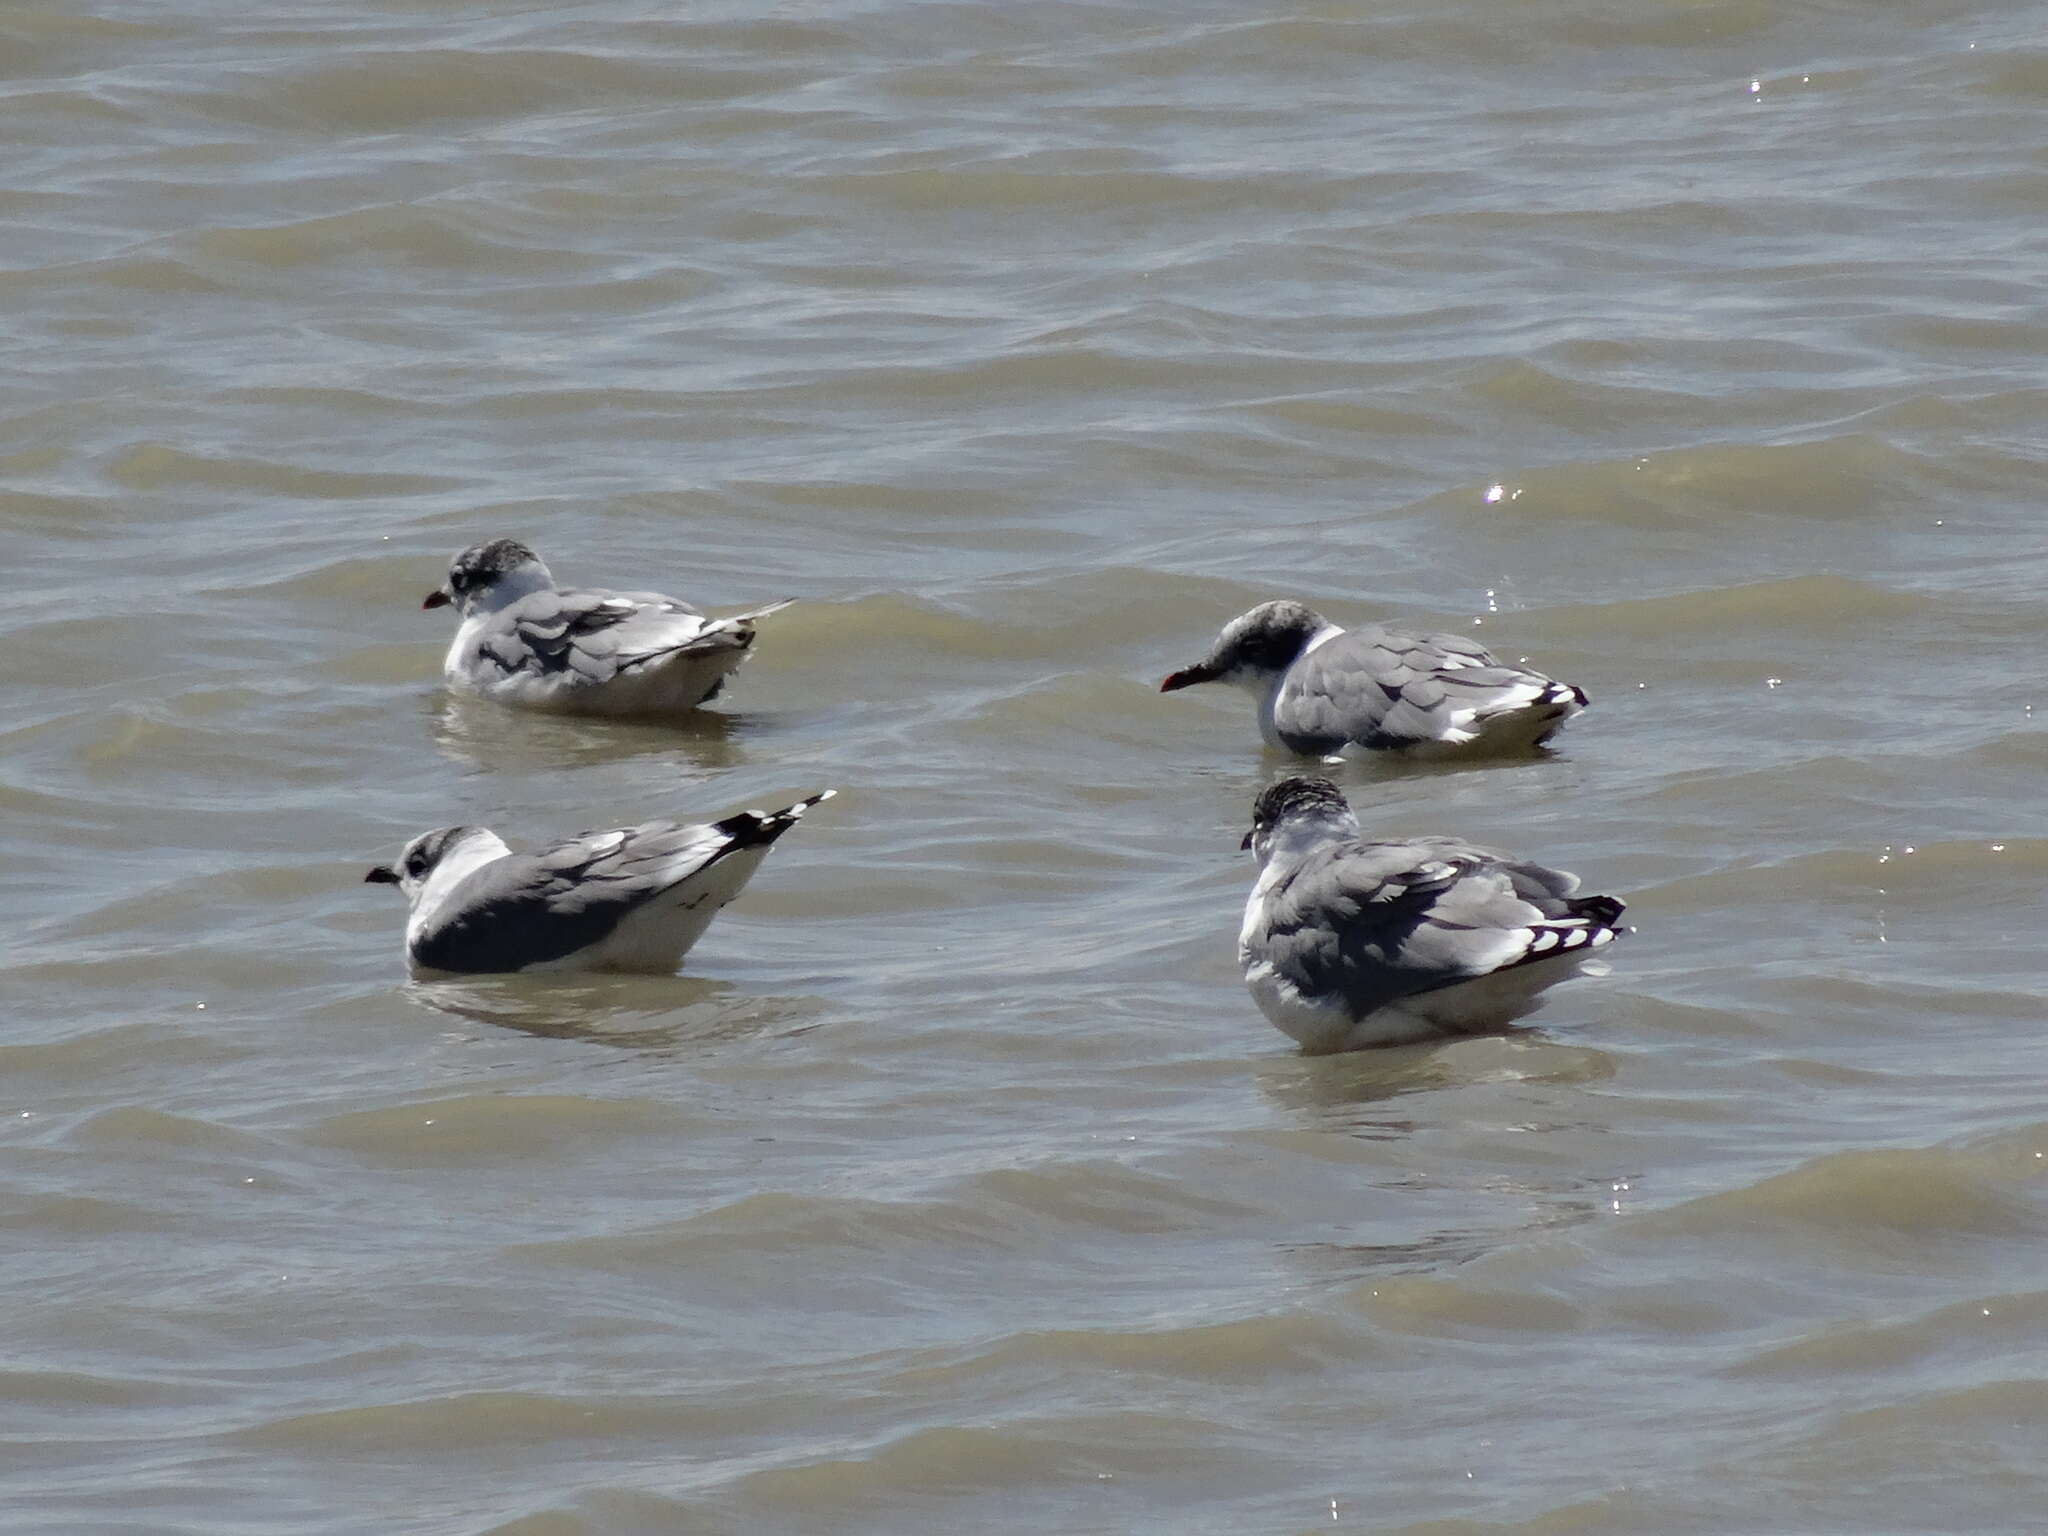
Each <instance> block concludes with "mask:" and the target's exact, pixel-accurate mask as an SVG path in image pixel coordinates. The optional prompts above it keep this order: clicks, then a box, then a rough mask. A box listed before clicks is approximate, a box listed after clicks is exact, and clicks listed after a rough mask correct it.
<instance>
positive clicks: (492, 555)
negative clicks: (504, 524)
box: [420, 539, 555, 619]
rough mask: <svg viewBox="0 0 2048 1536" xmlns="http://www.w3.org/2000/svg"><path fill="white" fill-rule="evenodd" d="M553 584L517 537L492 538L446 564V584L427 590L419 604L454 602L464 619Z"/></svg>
mask: <svg viewBox="0 0 2048 1536" xmlns="http://www.w3.org/2000/svg"><path fill="white" fill-rule="evenodd" d="M554 584H555V578H554V577H553V576H552V575H550V574H549V573H548V568H547V567H546V566H545V565H543V564H541V559H540V556H539V555H536V554H535V553H534V552H533V551H532V550H530V549H528V548H527V547H526V546H525V545H524V544H522V543H520V542H519V541H518V540H517V539H492V540H490V541H489V542H488V543H483V544H472V545H470V547H469V548H468V549H465V550H464V551H463V552H462V553H461V554H459V555H457V556H456V557H455V559H454V560H453V561H451V562H450V563H449V566H448V584H447V585H446V586H444V587H436V588H435V589H434V590H433V591H431V592H429V593H428V594H427V598H426V601H425V602H423V603H421V604H420V606H421V607H422V608H446V607H447V606H449V604H451V603H452V604H454V605H455V608H456V611H457V612H459V613H460V614H461V615H462V616H463V617H464V618H465V619H466V618H468V617H469V616H470V615H471V614H472V613H478V612H482V613H491V612H494V611H496V610H497V609H499V608H503V607H504V606H505V605H506V604H507V603H516V602H518V601H519V599H520V598H522V597H525V596H526V595H527V594H528V593H529V592H545V591H548V590H549V589H550V588H552V587H553V586H554Z"/></svg>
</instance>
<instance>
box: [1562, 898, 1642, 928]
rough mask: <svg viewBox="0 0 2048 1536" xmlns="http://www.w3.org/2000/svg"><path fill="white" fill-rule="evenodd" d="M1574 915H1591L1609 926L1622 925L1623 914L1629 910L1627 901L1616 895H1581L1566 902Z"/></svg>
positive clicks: (1597, 921) (1603, 924)
mask: <svg viewBox="0 0 2048 1536" xmlns="http://www.w3.org/2000/svg"><path fill="white" fill-rule="evenodd" d="M1566 905H1567V906H1568V907H1569V908H1570V910H1571V914H1572V916H1574V917H1589V918H1591V919H1592V920H1593V921H1594V922H1596V923H1599V924H1601V925H1602V926H1603V927H1607V928H1619V927H1620V926H1621V914H1622V913H1624V912H1626V911H1627V910H1628V905H1627V903H1625V902H1623V901H1622V900H1621V899H1620V898H1619V897H1616V896H1581V897H1579V898H1578V899H1577V900H1575V901H1571V902H1568V903H1566Z"/></svg>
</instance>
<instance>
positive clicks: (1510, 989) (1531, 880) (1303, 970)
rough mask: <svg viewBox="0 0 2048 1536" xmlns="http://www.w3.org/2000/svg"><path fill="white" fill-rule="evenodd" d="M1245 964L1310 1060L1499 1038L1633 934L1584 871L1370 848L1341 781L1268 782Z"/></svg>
mask: <svg viewBox="0 0 2048 1536" xmlns="http://www.w3.org/2000/svg"><path fill="white" fill-rule="evenodd" d="M1245 846H1246V847H1248V848H1250V849H1252V850H1253V851H1254V852H1256V853H1257V855H1258V858H1259V865H1260V868H1259V877H1258V880H1257V881H1256V882H1255V883H1254V884H1253V886H1252V894H1251V900H1250V901H1248V902H1246V903H1245V909H1244V931H1243V932H1242V933H1241V934H1240V935H1239V937H1238V947H1237V957H1238V961H1239V963H1240V964H1241V965H1243V967H1244V979H1245V984H1246V985H1247V986H1248V987H1250V988H1251V993H1252V998H1253V1000H1254V1001H1255V1002H1257V1003H1258V1005H1259V1009H1260V1011H1261V1012H1263V1013H1264V1014H1265V1015H1266V1017H1267V1018H1268V1019H1270V1020H1272V1021H1273V1023H1274V1024H1275V1025H1277V1026H1278V1027H1279V1028H1280V1029H1281V1030H1282V1031H1283V1032H1284V1033H1286V1034H1288V1035H1291V1036H1292V1037H1293V1038H1294V1039H1295V1040H1296V1041H1298V1042H1299V1043H1300V1044H1301V1047H1302V1048H1303V1049H1304V1050H1306V1051H1309V1052H1311V1053H1316V1054H1321V1053H1323V1052H1328V1051H1355V1050H1360V1049H1363V1048H1365V1047H1367V1046H1377V1045H1405V1044H1409V1043H1412V1042H1415V1041H1419V1040H1430V1039H1437V1038H1441V1037H1445V1036H1451V1035H1465V1034H1478V1033H1485V1032H1487V1031H1490V1030H1496V1029H1499V1028H1501V1027H1502V1026H1504V1025H1506V1024H1508V1023H1511V1022H1512V1021H1513V1020H1515V1019H1517V1018H1519V1017H1521V1016H1522V1015H1523V1014H1525V1013H1528V1012H1530V1011H1531V1010H1532V1009H1534V1008H1535V1007H1536V1006H1537V1005H1538V1002H1539V998H1538V996H1537V994H1539V993H1540V992H1542V991H1543V990H1544V989H1545V988H1546V987H1550V986H1552V985H1554V984H1556V983H1557V982H1560V981H1563V980H1565V979H1566V978H1568V977H1570V976H1574V975H1576V974H1577V973H1578V972H1579V969H1580V967H1581V966H1583V965H1584V964H1585V962H1586V961H1587V960H1588V959H1589V958H1590V957H1591V956H1592V954H1593V953H1594V951H1596V950H1598V949H1600V948H1602V947H1603V946H1604V945H1607V944H1610V943H1612V942H1613V941H1614V940H1615V938H1617V937H1618V936H1619V935H1621V934H1622V933H1624V932H1626V931H1627V930H1626V929H1623V928H1621V927H1619V926H1618V924H1619V921H1620V918H1621V914H1622V904H1621V903H1620V902H1619V901H1617V900H1616V899H1615V898H1614V897H1612V896H1578V895H1574V894H1573V893H1574V892H1575V891H1577V890H1578V888H1579V879H1578V876H1576V875H1570V874H1566V873H1565V872H1564V871H1563V870H1557V869H1547V868H1545V867H1544V866H1543V865H1541V864H1531V863H1527V862H1524V861H1522V860H1519V859H1513V858H1509V857H1507V856H1505V855H1503V854H1498V853H1490V852H1488V851H1487V850H1486V849H1484V848H1475V847H1473V846H1472V845H1471V844H1470V843H1463V842H1459V841H1457V840H1456V839H1455V838H1448V837H1430V838H1417V839H1415V840H1414V841H1412V842H1386V843H1379V842H1368V841H1366V840H1365V838H1364V837H1362V836H1361V835H1360V832H1359V826H1358V818H1357V817H1356V816H1354V815H1353V814H1352V812H1351V807H1350V806H1349V805H1348V804H1347V803H1346V802H1345V799H1344V796H1343V795H1342V793H1340V792H1339V790H1338V788H1337V786H1336V785H1334V784H1332V783H1331V782H1330V781H1329V780H1328V779H1322V778H1313V777H1297V778H1288V779H1282V780H1280V782H1279V783H1277V784H1273V785H1271V786H1269V787H1268V788H1267V789H1266V790H1265V792H1264V793H1262V794H1261V795H1260V796H1259V798H1258V801H1257V803H1256V804H1255V805H1254V806H1253V808H1252V829H1251V831H1250V832H1249V833H1247V834H1246V835H1245Z"/></svg>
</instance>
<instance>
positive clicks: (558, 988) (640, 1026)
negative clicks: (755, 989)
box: [405, 973, 822, 1050]
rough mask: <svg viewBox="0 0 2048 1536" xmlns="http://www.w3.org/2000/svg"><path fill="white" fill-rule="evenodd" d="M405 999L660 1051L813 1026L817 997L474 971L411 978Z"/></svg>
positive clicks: (541, 1031)
mask: <svg viewBox="0 0 2048 1536" xmlns="http://www.w3.org/2000/svg"><path fill="white" fill-rule="evenodd" d="M405 994H406V996H407V998H408V999H409V1000H410V1001H412V1002H414V1003H417V1004H419V1005H420V1006H422V1007H426V1008H431V1009H434V1010H435V1011H437V1012H440V1013H453V1014H459V1015H460V1016H461V1017H463V1018H466V1019H472V1020H474V1021H475V1022H477V1023H479V1024H487V1025H491V1026H493V1027H494V1028H498V1029H510V1030H517V1031H518V1032H519V1033H521V1034H526V1035H536V1036H540V1037H542V1038H544V1039H550V1040H585V1041H589V1042H590V1043H592V1044H594V1045H610V1046H617V1047H619V1048H621V1049H625V1050H658V1049H663V1048H666V1047H672V1046H679V1045H684V1044H710V1043H712V1042H716V1041H723V1040H739V1039H745V1038H748V1037H751V1036H759V1035H786V1034H794V1033H799V1032H801V1031H802V1030H803V1029H807V1028H812V1027H815V1021H816V1017H817V1014H818V1013H819V1011H820V1009H821V1007H822V1004H821V1003H820V1001H819V1000H817V999H815V998H798V997H760V996H757V995H753V994H750V993H748V992H746V991H745V990H743V989H742V988H740V987H737V986H735V985H734V984H733V983H732V982H729V981H721V980H718V979H716V978H714V977H707V976H600V975H594V974H590V973H574V974H571V975H568V976H563V977H559V978H557V977H552V976H530V977H529V976H480V977H469V978H465V979H463V980H460V981H412V982H408V983H407V984H406V986H405Z"/></svg>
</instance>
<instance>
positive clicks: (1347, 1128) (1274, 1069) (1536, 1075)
mask: <svg viewBox="0 0 2048 1536" xmlns="http://www.w3.org/2000/svg"><path fill="white" fill-rule="evenodd" d="M1615 1070H1616V1061H1615V1058H1614V1057H1613V1056H1612V1055H1610V1054H1609V1053H1608V1052H1606V1051H1602V1050H1597V1049H1594V1048H1593V1047H1591V1046H1580V1045H1565V1044H1561V1043H1559V1042H1558V1041H1556V1040H1553V1039H1551V1038H1550V1037H1549V1036H1548V1035H1546V1034H1544V1033H1543V1032H1542V1031H1540V1030H1537V1029H1531V1028H1527V1027H1521V1026H1510V1027H1509V1028H1507V1029H1505V1030H1503V1031H1502V1032H1501V1033H1499V1034H1497V1035H1485V1036H1481V1037H1478V1038H1476V1039H1465V1040H1449V1041H1442V1040H1439V1041H1426V1042H1424V1043H1422V1044H1419V1045H1397V1046H1390V1047H1388V1048H1386V1049H1384V1050H1377V1051H1351V1052H1348V1053H1346V1054H1343V1055H1337V1056H1296V1057H1287V1058H1282V1059H1280V1060H1276V1061H1273V1062H1270V1063H1267V1064H1265V1065H1264V1066H1263V1067H1262V1068H1261V1070H1260V1073H1259V1087H1260V1088H1261V1090H1262V1091H1264V1093H1265V1094H1266V1096H1267V1097H1268V1098H1270V1099H1271V1100H1272V1101H1273V1102H1274V1103H1275V1104H1278V1105H1280V1106H1282V1107H1284V1108H1286V1109H1289V1110H1293V1111H1296V1112H1297V1113H1299V1112H1304V1111H1306V1112H1309V1118H1310V1119H1311V1121H1312V1123H1313V1124H1315V1125H1316V1126H1318V1127H1320V1128H1323V1129H1329V1130H1341V1131H1344V1132H1345V1133H1346V1134H1348V1135H1354V1136H1367V1137H1373V1136H1383V1135H1399V1134H1402V1133H1403V1132H1404V1131H1406V1130H1407V1129H1408V1125H1407V1123H1406V1122H1403V1121H1389V1120H1382V1119H1378V1118H1375V1117H1370V1116H1357V1115H1354V1114H1353V1113H1352V1111H1353V1110H1356V1109H1359V1108H1361V1107H1363V1106H1366V1105H1371V1104H1377V1103H1381V1102H1383V1101H1385V1100H1387V1099H1392V1098H1398V1097H1400V1096H1402V1095H1404V1094H1410V1093H1423V1092H1427V1091H1430V1090H1433V1089H1446V1088H1456V1087H1466V1086H1471V1085H1474V1084H1480V1083H1515V1082H1531V1083H1596V1082H1602V1081H1605V1080H1606V1079H1608V1078H1610V1077H1612V1076H1613V1075H1614V1073H1615Z"/></svg>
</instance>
